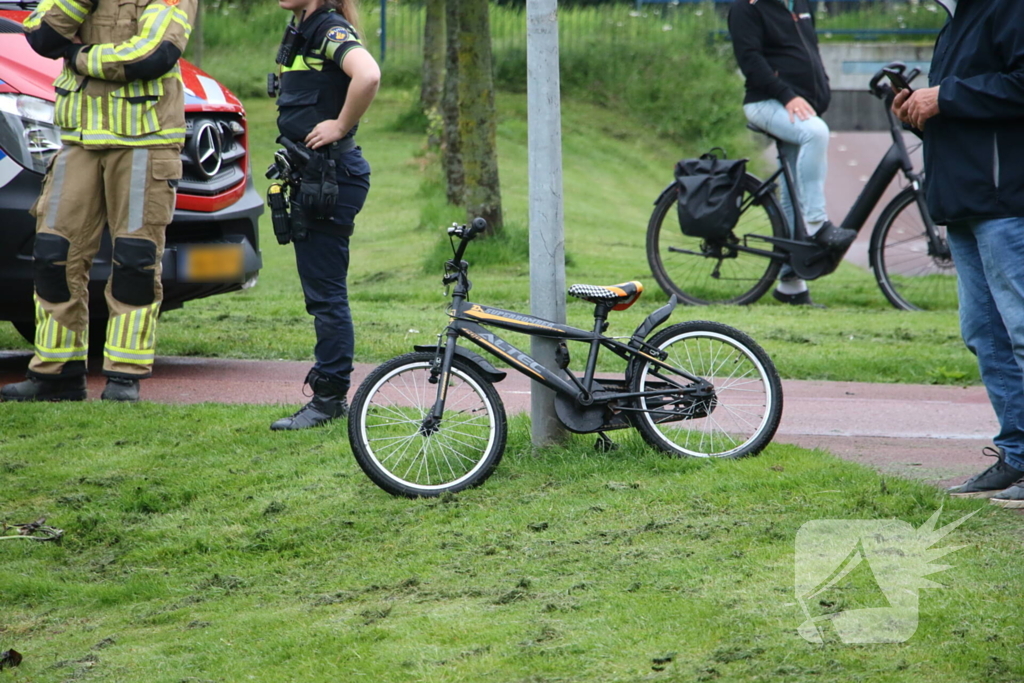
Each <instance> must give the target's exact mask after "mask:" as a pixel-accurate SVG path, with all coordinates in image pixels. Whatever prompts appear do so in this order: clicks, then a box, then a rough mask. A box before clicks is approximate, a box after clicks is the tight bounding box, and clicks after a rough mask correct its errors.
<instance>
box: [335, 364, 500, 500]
mask: <svg viewBox="0 0 1024 683" xmlns="http://www.w3.org/2000/svg"><path fill="white" fill-rule="evenodd" d="M433 361H434V354H433V353H428V352H419V353H409V354H406V355H404V356H398V357H397V358H392V359H391V360H389V361H388V362H386V363H384V364H383V365H381V366H380V367H378V368H377V369H376V370H374V371H373V372H371V373H370V376H369V377H367V378H366V380H365V381H364V382H363V383H362V385H361V386H360V387H359V391H357V392H356V395H355V398H354V399H353V400H352V408H351V410H350V411H349V419H348V438H349V443H350V444H351V446H352V453H353V454H354V455H355V458H356V462H358V463H359V466H360V467H361V468H362V470H363V472H365V473H366V476H368V477H369V478H370V479H371V480H372V481H373V482H374V483H375V484H377V485H378V486H380V487H381V488H382V489H384V490H385V491H387V492H388V493H390V494H392V495H396V496H406V497H409V498H416V497H421V496H422V497H432V496H438V495H441V494H442V493H444V492H445V491H450V492H455V491H461V490H463V489H466V488H469V487H471V486H478V485H480V484H482V483H483V482H484V481H485V480H486V479H487V477H489V476H490V475H491V473H492V472H494V469H495V468H496V467H497V466H498V463H499V462H501V456H502V455H503V454H504V452H505V441H506V439H507V425H506V420H505V407H504V405H502V403H501V398H500V397H499V396H498V392H497V391H495V389H494V386H493V385H492V384H491V383H490V382H488V381H486V380H484V379H483V378H482V377H481V376H480V374H479V373H478V372H477V371H476V370H475V369H474V368H473V367H472V366H471V365H470V364H469V363H467V362H465V361H463V360H462V359H461V358H459V357H455V358H454V359H453V360H452V370H451V373H450V375H449V377H448V386H447V391H446V399H445V409H444V415H443V416H442V418H441V420H440V422H437V423H436V424H431V423H430V421H429V420H427V417H428V416H429V415H430V412H431V410H432V409H433V407H434V401H435V399H436V398H437V384H436V383H434V384H431V382H430V379H431V372H430V371H431V367H432V365H433Z"/></svg>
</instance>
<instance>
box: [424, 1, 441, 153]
mask: <svg viewBox="0 0 1024 683" xmlns="http://www.w3.org/2000/svg"><path fill="white" fill-rule="evenodd" d="M426 5H427V17H426V20H425V21H424V23H423V77H422V82H421V84H420V107H421V108H422V109H423V112H424V113H425V114H426V115H427V120H428V121H429V124H428V128H427V144H428V145H429V146H430V147H431V148H436V147H438V146H440V144H441V122H440V121H441V88H442V86H443V82H442V79H443V78H444V60H445V52H444V42H445V41H444V0H426Z"/></svg>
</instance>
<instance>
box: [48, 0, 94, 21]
mask: <svg viewBox="0 0 1024 683" xmlns="http://www.w3.org/2000/svg"><path fill="white" fill-rule="evenodd" d="M54 4H55V5H56V6H57V9H59V10H60V11H61V12H63V13H64V14H66V15H68V16H69V17H71V18H72V19H74V20H75V21H77V22H78V23H79V24H80V23H82V22H83V21H85V17H86V15H88V14H89V8H88V7H87V6H85V5H83V4H82V3H80V2H75V0H56V2H55V3H54Z"/></svg>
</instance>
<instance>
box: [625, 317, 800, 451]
mask: <svg viewBox="0 0 1024 683" xmlns="http://www.w3.org/2000/svg"><path fill="white" fill-rule="evenodd" d="M648 344H650V345H651V346H653V347H655V348H656V349H658V350H659V351H661V352H662V354H663V358H662V362H664V363H666V364H668V365H670V366H672V367H675V368H678V369H680V370H685V371H686V372H688V373H690V374H692V375H695V376H697V377H700V378H702V379H705V380H707V381H708V382H710V383H711V384H712V385H713V387H714V391H713V392H712V393H711V394H710V395H705V396H701V397H694V396H692V395H686V394H679V395H677V396H673V395H671V394H668V395H663V396H642V397H640V398H638V399H636V407H637V408H639V411H638V412H635V413H633V414H632V416H631V418H632V421H633V425H634V426H635V427H636V428H637V429H638V430H639V431H640V435H641V436H643V438H644V440H645V441H646V442H647V443H649V444H650V445H651V446H654V447H655V448H658V449H660V450H663V451H666V452H668V453H674V454H677V455H686V456H692V457H698V458H739V457H742V456H745V455H755V454H757V453H759V452H760V451H761V450H762V449H763V448H764V447H765V446H767V445H768V442H769V441H771V439H772V437H773V436H774V435H775V430H776V429H778V426H779V420H780V419H781V418H782V382H781V381H780V380H779V374H778V372H776V370H775V365H774V364H773V363H772V361H771V358H769V357H768V354H767V353H765V352H764V349H762V348H761V347H760V346H758V345H757V343H756V342H755V341H754V340H753V339H751V338H750V337H748V336H747V335H745V334H744V333H742V332H740V331H739V330H737V329H734V328H732V327H729V326H728V325H723V324H721V323H715V322H708V321H702V320H697V321H690V322H685V323H680V324H678V325H672V326H671V327H668V328H666V329H664V330H662V331H661V332H659V333H658V334H656V335H654V337H652V338H651V339H650V340H649V341H648ZM691 384H692V382H691V381H690V380H689V379H687V378H686V377H685V376H684V375H681V374H679V373H678V372H675V371H673V370H669V369H667V368H664V367H661V366H659V365H657V364H655V363H653V362H651V361H650V360H647V359H646V358H643V357H637V358H636V359H634V360H633V361H632V366H631V368H630V391H634V392H658V391H664V390H666V389H671V388H673V387H680V388H682V387H686V386H688V385H691Z"/></svg>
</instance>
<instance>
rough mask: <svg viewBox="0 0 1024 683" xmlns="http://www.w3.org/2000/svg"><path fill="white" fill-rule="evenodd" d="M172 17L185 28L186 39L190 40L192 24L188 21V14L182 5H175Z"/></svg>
mask: <svg viewBox="0 0 1024 683" xmlns="http://www.w3.org/2000/svg"><path fill="white" fill-rule="evenodd" d="M171 19H172V20H173V21H174V22H175V23H176V24H178V25H179V26H181V27H182V28H183V29H185V41H186V42H188V39H189V37H190V36H191V35H192V24H190V23H189V21H188V15H187V14H185V12H184V11H182V9H181V8H180V7H175V8H174V12H173V13H172V14H171Z"/></svg>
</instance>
